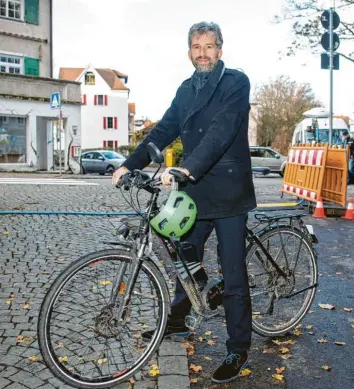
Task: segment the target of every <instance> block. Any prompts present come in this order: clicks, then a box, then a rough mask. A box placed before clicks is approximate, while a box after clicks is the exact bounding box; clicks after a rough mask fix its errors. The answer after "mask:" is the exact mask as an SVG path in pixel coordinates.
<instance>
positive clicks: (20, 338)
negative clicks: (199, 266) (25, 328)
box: [17, 335, 23, 343]
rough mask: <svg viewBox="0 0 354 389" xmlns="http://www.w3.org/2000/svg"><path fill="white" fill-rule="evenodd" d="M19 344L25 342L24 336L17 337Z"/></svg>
mask: <svg viewBox="0 0 354 389" xmlns="http://www.w3.org/2000/svg"><path fill="white" fill-rule="evenodd" d="M17 342H18V343H22V342H23V336H22V335H19V336H18V337H17Z"/></svg>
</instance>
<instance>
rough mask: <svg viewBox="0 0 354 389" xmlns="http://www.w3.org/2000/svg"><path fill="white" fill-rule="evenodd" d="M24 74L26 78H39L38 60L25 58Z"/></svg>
mask: <svg viewBox="0 0 354 389" xmlns="http://www.w3.org/2000/svg"><path fill="white" fill-rule="evenodd" d="M25 74H27V75H28V76H37V77H38V76H39V59H38V58H30V57H25Z"/></svg>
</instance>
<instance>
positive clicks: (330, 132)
mask: <svg viewBox="0 0 354 389" xmlns="http://www.w3.org/2000/svg"><path fill="white" fill-rule="evenodd" d="M329 85H330V86H329V140H328V144H329V145H332V134H333V8H330V10H329Z"/></svg>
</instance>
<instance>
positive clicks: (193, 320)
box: [184, 315, 202, 331]
mask: <svg viewBox="0 0 354 389" xmlns="http://www.w3.org/2000/svg"><path fill="white" fill-rule="evenodd" d="M201 320H202V318H201V316H197V317H195V316H191V315H188V316H186V318H185V322H184V323H185V325H186V327H188V328H189V329H190V330H191V331H194V330H195V329H196V328H197V327H198V325H199V323H200V322H201Z"/></svg>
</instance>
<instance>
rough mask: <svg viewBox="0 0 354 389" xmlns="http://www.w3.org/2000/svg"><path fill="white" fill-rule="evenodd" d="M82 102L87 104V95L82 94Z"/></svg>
mask: <svg viewBox="0 0 354 389" xmlns="http://www.w3.org/2000/svg"><path fill="white" fill-rule="evenodd" d="M82 104H83V105H86V95H82Z"/></svg>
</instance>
